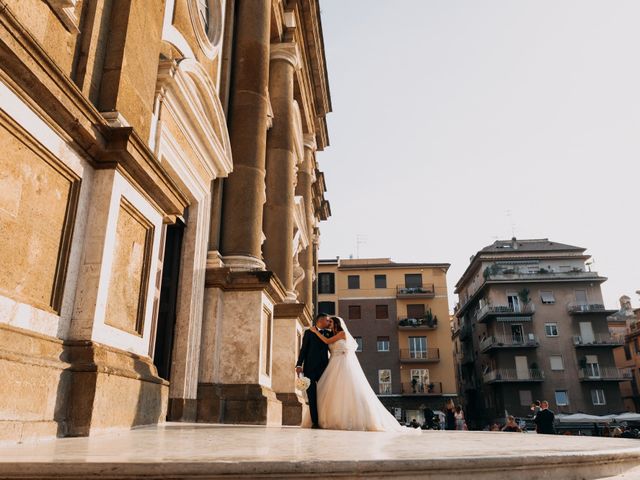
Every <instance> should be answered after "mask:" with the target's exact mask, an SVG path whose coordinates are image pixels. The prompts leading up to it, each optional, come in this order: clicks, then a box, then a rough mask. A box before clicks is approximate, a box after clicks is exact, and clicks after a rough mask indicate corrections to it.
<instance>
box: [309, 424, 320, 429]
mask: <svg viewBox="0 0 640 480" xmlns="http://www.w3.org/2000/svg"><path fill="white" fill-rule="evenodd" d="M311 428H317V429H318V430H320V425H318V424H317V423H314V424H313V425H311Z"/></svg>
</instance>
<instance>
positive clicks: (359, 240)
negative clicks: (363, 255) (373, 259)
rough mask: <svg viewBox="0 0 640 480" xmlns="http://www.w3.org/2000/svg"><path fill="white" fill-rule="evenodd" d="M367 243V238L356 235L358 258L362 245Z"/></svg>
mask: <svg viewBox="0 0 640 480" xmlns="http://www.w3.org/2000/svg"><path fill="white" fill-rule="evenodd" d="M365 243H367V236H366V235H362V234H357V235H356V258H360V245H364V244H365Z"/></svg>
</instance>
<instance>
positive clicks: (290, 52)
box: [271, 42, 302, 70]
mask: <svg viewBox="0 0 640 480" xmlns="http://www.w3.org/2000/svg"><path fill="white" fill-rule="evenodd" d="M276 60H284V61H285V62H289V63H290V64H291V66H293V68H295V69H296V70H299V69H300V68H302V58H301V56H300V49H299V48H298V44H297V43H296V42H286V43H272V44H271V61H276Z"/></svg>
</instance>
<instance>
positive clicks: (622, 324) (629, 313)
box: [608, 295, 640, 412]
mask: <svg viewBox="0 0 640 480" xmlns="http://www.w3.org/2000/svg"><path fill="white" fill-rule="evenodd" d="M608 321H609V330H610V331H611V333H612V334H613V335H619V336H621V337H623V338H624V345H622V346H621V347H618V348H616V349H615V350H614V357H615V361H616V366H617V367H618V368H621V369H625V370H628V371H629V372H630V373H631V376H630V378H629V379H627V380H626V381H624V382H621V383H620V393H621V394H622V402H623V403H624V409H625V410H626V411H628V412H640V390H639V389H638V385H640V308H636V309H634V308H633V307H632V306H631V298H630V297H629V296H627V295H623V296H622V297H620V310H619V311H617V312H616V313H614V314H613V315H611V316H610V317H609V318H608Z"/></svg>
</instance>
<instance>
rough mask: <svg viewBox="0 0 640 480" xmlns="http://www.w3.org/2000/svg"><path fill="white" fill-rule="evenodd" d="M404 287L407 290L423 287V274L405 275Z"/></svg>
mask: <svg viewBox="0 0 640 480" xmlns="http://www.w3.org/2000/svg"><path fill="white" fill-rule="evenodd" d="M404 286H405V287H406V288H418V287H421V286H422V274H421V273H405V275H404Z"/></svg>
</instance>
